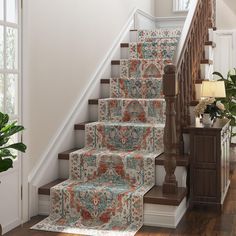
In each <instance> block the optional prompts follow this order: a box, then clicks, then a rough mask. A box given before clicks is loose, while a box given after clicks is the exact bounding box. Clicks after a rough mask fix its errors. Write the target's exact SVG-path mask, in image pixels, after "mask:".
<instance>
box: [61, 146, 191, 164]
mask: <svg viewBox="0 0 236 236" xmlns="http://www.w3.org/2000/svg"><path fill="white" fill-rule="evenodd" d="M79 149H82V148H74V149H71V150H67V151H65V152H61V153H59V154H58V159H59V160H69V157H70V153H71V152H74V151H76V150H79ZM164 158H165V154H161V155H160V156H157V157H156V160H155V165H164ZM188 165H189V156H188V155H183V156H177V157H176V166H188Z"/></svg>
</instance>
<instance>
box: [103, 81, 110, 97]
mask: <svg viewBox="0 0 236 236" xmlns="http://www.w3.org/2000/svg"><path fill="white" fill-rule="evenodd" d="M109 97H110V84H101V98H109Z"/></svg>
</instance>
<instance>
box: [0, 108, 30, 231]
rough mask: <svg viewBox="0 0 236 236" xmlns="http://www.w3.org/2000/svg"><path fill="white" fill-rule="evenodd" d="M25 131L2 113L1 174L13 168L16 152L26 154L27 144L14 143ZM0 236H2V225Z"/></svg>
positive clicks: (0, 121)
mask: <svg viewBox="0 0 236 236" xmlns="http://www.w3.org/2000/svg"><path fill="white" fill-rule="evenodd" d="M23 130H24V127H23V126H21V125H17V122H16V121H12V122H10V121H9V116H8V114H4V113H1V112H0V173H1V172H4V171H7V170H8V169H10V168H13V161H14V159H15V158H16V156H17V155H16V151H20V152H25V150H26V145H25V144H23V143H22V142H17V143H14V142H13V141H12V136H13V135H15V134H17V133H18V132H21V131H23ZM0 235H2V227H1V224H0Z"/></svg>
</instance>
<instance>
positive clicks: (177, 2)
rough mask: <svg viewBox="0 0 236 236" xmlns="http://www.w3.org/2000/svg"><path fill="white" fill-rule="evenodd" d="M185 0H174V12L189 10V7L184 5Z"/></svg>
mask: <svg viewBox="0 0 236 236" xmlns="http://www.w3.org/2000/svg"><path fill="white" fill-rule="evenodd" d="M183 1H185V0H173V12H176V13H178V12H188V10H189V8H188V9H184V8H183V7H182V4H183ZM186 1H187V0H186ZM190 2H191V0H190ZM189 6H190V4H189Z"/></svg>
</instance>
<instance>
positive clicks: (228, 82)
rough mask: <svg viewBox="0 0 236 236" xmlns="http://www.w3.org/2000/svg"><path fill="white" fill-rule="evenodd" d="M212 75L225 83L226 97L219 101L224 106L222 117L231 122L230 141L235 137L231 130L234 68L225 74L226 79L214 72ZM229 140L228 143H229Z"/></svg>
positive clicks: (235, 116)
mask: <svg viewBox="0 0 236 236" xmlns="http://www.w3.org/2000/svg"><path fill="white" fill-rule="evenodd" d="M213 75H216V76H218V77H220V79H219V80H222V81H224V82H225V90H226V97H225V98H222V99H220V100H221V102H222V103H223V104H224V106H225V111H224V112H223V113H222V117H227V118H228V119H230V120H231V122H230V125H231V139H232V137H234V136H236V133H235V132H234V130H233V128H234V127H235V126H236V68H234V69H232V70H230V71H229V72H228V74H227V78H224V76H223V75H222V74H221V73H220V72H214V73H213ZM231 139H230V143H231Z"/></svg>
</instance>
